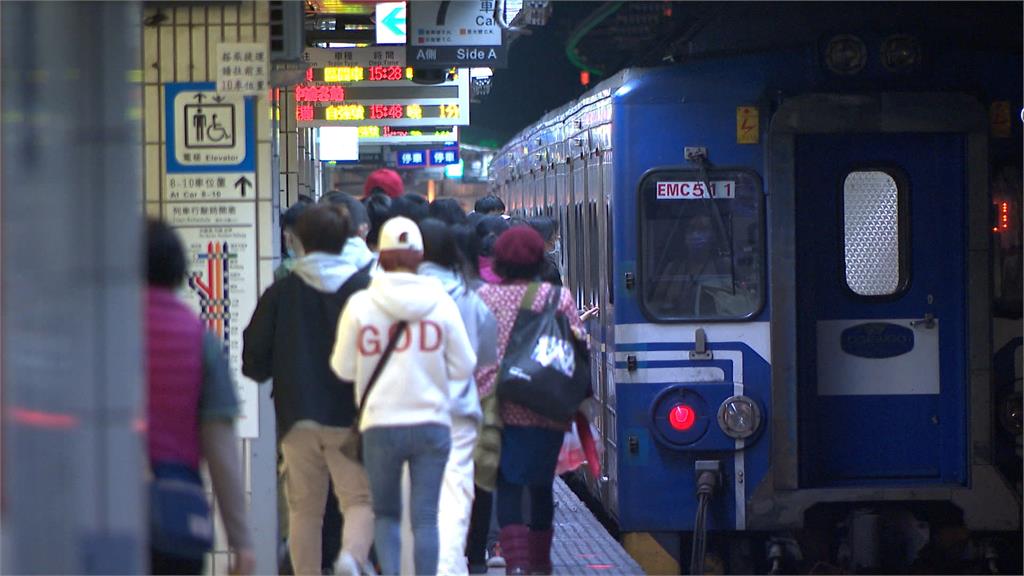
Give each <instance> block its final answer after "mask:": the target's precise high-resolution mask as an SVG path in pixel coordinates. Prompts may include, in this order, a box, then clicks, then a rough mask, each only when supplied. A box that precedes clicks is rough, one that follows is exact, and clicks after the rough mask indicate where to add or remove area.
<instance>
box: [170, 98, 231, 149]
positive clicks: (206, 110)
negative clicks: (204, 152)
mask: <svg viewBox="0 0 1024 576" xmlns="http://www.w3.org/2000/svg"><path fill="white" fill-rule="evenodd" d="M234 125H235V106H234V105H233V104H186V105H185V126H184V127H183V128H184V129H185V148H233V147H234V146H235V134H234Z"/></svg>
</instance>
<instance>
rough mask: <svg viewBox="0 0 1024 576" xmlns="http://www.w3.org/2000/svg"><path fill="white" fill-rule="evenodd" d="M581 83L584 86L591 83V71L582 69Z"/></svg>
mask: <svg viewBox="0 0 1024 576" xmlns="http://www.w3.org/2000/svg"><path fill="white" fill-rule="evenodd" d="M580 84H582V85H584V86H587V85H589V84H590V72H588V71H586V70H580Z"/></svg>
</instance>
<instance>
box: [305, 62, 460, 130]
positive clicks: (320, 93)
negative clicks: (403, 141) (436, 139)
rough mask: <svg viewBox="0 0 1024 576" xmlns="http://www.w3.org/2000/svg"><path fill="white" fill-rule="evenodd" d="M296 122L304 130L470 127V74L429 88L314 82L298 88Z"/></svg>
mask: <svg viewBox="0 0 1024 576" xmlns="http://www.w3.org/2000/svg"><path fill="white" fill-rule="evenodd" d="M328 70H330V68H325V69H324V72H325V73H326V72H327V71H328ZM311 71H313V72H316V71H315V70H313V69H311ZM317 77H318V76H313V78H314V79H315V78H317ZM307 78H308V76H307ZM295 120H296V125H297V126H299V127H301V128H310V127H322V126H436V125H442V124H443V125H458V126H465V125H468V124H469V71H468V70H460V71H459V74H458V77H457V78H456V79H455V80H451V81H448V82H444V83H441V84H435V85H430V86H425V85H423V84H415V83H413V82H412V81H410V80H395V81H387V80H384V81H377V82H361V81H355V82H345V81H340V82H330V81H318V80H314V81H312V82H308V83H306V84H300V85H298V86H296V87H295Z"/></svg>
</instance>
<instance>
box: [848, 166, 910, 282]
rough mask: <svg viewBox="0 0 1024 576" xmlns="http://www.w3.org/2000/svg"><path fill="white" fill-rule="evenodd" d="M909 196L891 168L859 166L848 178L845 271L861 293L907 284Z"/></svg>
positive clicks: (849, 280)
mask: <svg viewBox="0 0 1024 576" xmlns="http://www.w3.org/2000/svg"><path fill="white" fill-rule="evenodd" d="M901 179H902V178H901ZM904 196H905V187H901V186H899V185H898V184H897V177H895V176H894V175H893V174H890V173H889V172H887V171H882V170H855V171H852V172H850V173H848V174H847V175H846V178H845V179H844V180H843V263H844V274H845V277H846V285H847V286H848V287H849V288H850V290H851V291H853V293H854V294H857V295H858V296H890V295H892V294H896V293H897V292H900V291H902V290H903V288H904V287H905V286H906V284H907V274H906V270H905V268H906V267H905V266H904V263H905V261H906V258H905V255H904V252H905V244H906V238H907V234H906V232H907V231H906V223H905V222H901V214H902V215H903V216H902V219H904V220H905V218H906V210H905V209H902V208H903V206H904V203H905V202H906V200H905V198H904Z"/></svg>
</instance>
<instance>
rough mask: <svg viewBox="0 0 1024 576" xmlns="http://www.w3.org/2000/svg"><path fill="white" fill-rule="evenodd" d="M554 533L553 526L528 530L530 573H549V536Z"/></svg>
mask: <svg viewBox="0 0 1024 576" xmlns="http://www.w3.org/2000/svg"><path fill="white" fill-rule="evenodd" d="M554 535H555V530H554V529H553V528H548V529H547V530H530V535H529V549H530V552H529V559H530V562H529V564H530V574H543V575H547V574H551V570H552V567H551V537H552V536H554Z"/></svg>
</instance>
